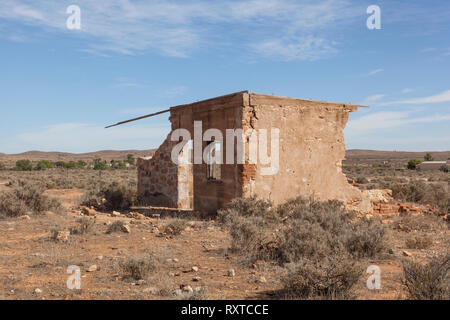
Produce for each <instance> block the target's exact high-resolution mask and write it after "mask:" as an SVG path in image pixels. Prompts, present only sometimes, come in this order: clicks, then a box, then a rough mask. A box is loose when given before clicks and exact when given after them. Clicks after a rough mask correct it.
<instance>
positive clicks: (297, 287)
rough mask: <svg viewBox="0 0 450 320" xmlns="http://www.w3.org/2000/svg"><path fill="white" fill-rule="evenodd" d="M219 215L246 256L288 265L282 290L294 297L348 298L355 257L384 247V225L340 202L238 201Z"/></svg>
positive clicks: (357, 268) (372, 254) (357, 267)
mask: <svg viewBox="0 0 450 320" xmlns="http://www.w3.org/2000/svg"><path fill="white" fill-rule="evenodd" d="M252 206H254V207H252ZM219 219H220V221H222V222H224V223H225V225H226V226H228V228H229V230H230V235H231V238H232V246H233V248H235V249H237V250H239V251H240V252H241V253H242V254H243V256H244V257H245V259H250V260H256V259H262V260H266V261H275V262H277V263H278V264H280V265H281V266H285V267H286V268H287V271H288V272H287V273H288V275H287V276H286V278H285V279H284V281H283V284H284V290H285V292H286V294H287V295H288V296H290V297H295V298H303V299H311V298H327V299H331V298H333V299H335V298H336V299H348V298H351V294H350V292H351V289H352V288H353V286H354V285H355V283H356V282H357V281H358V279H360V277H361V276H362V269H361V267H360V265H359V263H358V260H359V259H362V258H373V257H376V256H377V255H379V254H380V253H381V252H383V250H385V249H386V241H385V233H386V230H385V227H384V226H383V225H382V224H381V223H380V222H379V221H370V220H366V219H363V220H358V219H356V216H355V213H353V212H349V211H347V210H345V208H344V206H343V205H342V203H340V202H338V201H325V202H320V201H314V200H313V199H309V200H307V199H303V198H296V199H293V200H290V201H287V202H286V203H284V204H282V205H279V206H277V207H275V208H272V207H270V206H269V204H268V203H265V202H258V201H257V200H255V199H249V200H244V199H239V200H236V201H233V202H232V203H231V206H230V207H229V208H227V209H224V210H221V211H220V212H219Z"/></svg>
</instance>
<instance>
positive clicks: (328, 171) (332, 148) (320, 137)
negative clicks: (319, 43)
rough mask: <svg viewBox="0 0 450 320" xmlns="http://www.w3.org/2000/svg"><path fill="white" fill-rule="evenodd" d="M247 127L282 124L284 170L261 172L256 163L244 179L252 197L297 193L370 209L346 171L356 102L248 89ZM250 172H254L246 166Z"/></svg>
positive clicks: (281, 167) (278, 200) (272, 197)
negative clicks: (349, 130)
mask: <svg viewBox="0 0 450 320" xmlns="http://www.w3.org/2000/svg"><path fill="white" fill-rule="evenodd" d="M247 95H248V96H247V97H246V99H245V100H246V103H245V105H244V109H243V123H242V125H243V128H244V130H245V129H249V128H252V129H256V130H258V129H267V130H268V132H267V137H268V154H270V128H278V129H279V130H280V131H279V132H280V136H279V168H278V173H277V174H275V175H261V170H260V169H261V165H259V164H258V165H257V166H256V168H255V169H256V170H254V171H253V172H252V173H250V175H252V174H253V177H251V178H250V179H245V183H246V184H244V186H243V188H244V190H245V194H246V195H247V196H257V197H261V198H265V199H269V200H271V201H272V202H273V203H275V204H279V203H282V202H285V201H286V200H288V199H290V198H294V197H297V196H304V197H307V198H309V197H311V196H312V197H314V198H316V199H320V200H329V199H337V200H340V201H343V202H344V203H346V204H347V206H348V207H349V208H350V209H356V210H359V211H363V212H371V204H370V200H369V199H367V198H366V197H363V195H362V194H361V192H360V190H359V189H358V188H355V187H353V186H351V185H350V184H349V183H348V182H347V178H346V177H345V175H344V174H343V173H342V169H341V166H342V160H343V159H344V157H345V141H344V133H343V130H344V127H345V125H346V124H347V121H348V118H349V113H350V112H352V111H355V110H356V109H357V106H353V105H343V104H336V103H328V102H318V101H309V100H301V99H292V98H283V97H275V96H270V95H261V94H252V93H248V94H247ZM244 172H245V174H246V175H248V174H249V170H244Z"/></svg>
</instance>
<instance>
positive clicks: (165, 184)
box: [137, 135, 178, 208]
mask: <svg viewBox="0 0 450 320" xmlns="http://www.w3.org/2000/svg"><path fill="white" fill-rule="evenodd" d="M171 150H172V142H171V141H170V135H169V136H168V137H167V138H166V140H165V141H164V142H163V144H162V145H161V146H160V147H159V148H158V150H157V151H156V152H155V154H154V155H153V157H152V158H138V161H137V167H138V196H139V200H140V201H142V202H143V204H146V205H153V206H160V207H172V208H177V207H178V168H177V166H176V165H175V164H174V163H173V162H172V161H171V158H170V154H171Z"/></svg>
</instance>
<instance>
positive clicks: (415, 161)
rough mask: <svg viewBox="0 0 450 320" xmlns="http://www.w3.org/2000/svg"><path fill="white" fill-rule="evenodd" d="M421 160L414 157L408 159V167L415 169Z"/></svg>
mask: <svg viewBox="0 0 450 320" xmlns="http://www.w3.org/2000/svg"><path fill="white" fill-rule="evenodd" d="M421 163H422V161H421V160H420V159H417V158H414V159H411V160H409V161H408V169H410V170H415V169H416V168H417V166H418V165H419V164H421Z"/></svg>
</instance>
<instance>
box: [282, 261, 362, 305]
mask: <svg viewBox="0 0 450 320" xmlns="http://www.w3.org/2000/svg"><path fill="white" fill-rule="evenodd" d="M286 269H287V275H286V276H285V277H284V278H283V280H282V281H283V287H284V291H285V295H286V296H287V297H289V298H293V299H351V298H353V297H354V296H353V294H352V289H353V287H354V286H355V284H356V283H357V282H358V280H359V279H360V278H361V276H362V275H363V269H362V267H361V266H360V265H359V264H358V263H357V262H356V261H354V260H352V259H350V258H349V257H342V256H337V255H335V256H331V257H326V258H324V259H321V260H309V259H301V260H299V261H298V262H296V263H292V264H288V265H287V268H286Z"/></svg>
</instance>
